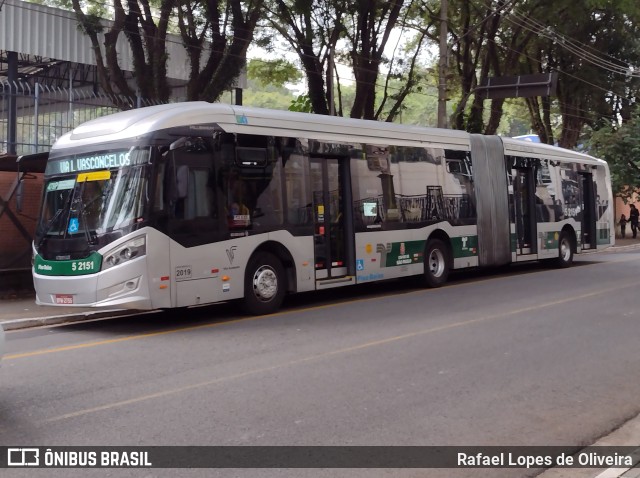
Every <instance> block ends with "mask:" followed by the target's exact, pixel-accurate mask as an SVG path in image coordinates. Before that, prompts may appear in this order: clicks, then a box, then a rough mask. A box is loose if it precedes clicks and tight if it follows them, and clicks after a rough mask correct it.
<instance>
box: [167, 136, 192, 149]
mask: <svg viewBox="0 0 640 478" xmlns="http://www.w3.org/2000/svg"><path fill="white" fill-rule="evenodd" d="M187 140H188V138H187V137H186V136H182V137H181V138H178V139H176V140H175V141H174V142H173V143H171V144H170V145H169V151H173V150H175V149H179V148H182V147H184V146H185V145H186V144H187Z"/></svg>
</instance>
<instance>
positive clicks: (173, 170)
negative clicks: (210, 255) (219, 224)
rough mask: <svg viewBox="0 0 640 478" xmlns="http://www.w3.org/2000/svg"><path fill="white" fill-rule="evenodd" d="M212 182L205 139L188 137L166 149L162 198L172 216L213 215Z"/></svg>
mask: <svg viewBox="0 0 640 478" xmlns="http://www.w3.org/2000/svg"><path fill="white" fill-rule="evenodd" d="M214 184H215V177H214V169H213V155H212V149H211V145H210V144H209V142H208V141H207V140H205V139H202V138H190V139H189V140H188V141H187V142H186V143H185V145H184V146H182V147H180V148H178V149H175V150H173V151H171V152H169V158H168V161H167V162H166V163H165V191H164V200H165V204H167V205H168V209H169V214H170V216H171V217H172V218H173V219H175V220H181V221H194V220H206V219H215V218H217V209H216V207H215V206H216V202H215V190H214ZM156 197H158V195H157V194H156ZM200 222H202V221H200ZM209 223H210V222H207V221H205V222H203V223H202V224H200V226H204V227H206V224H209ZM210 225H211V226H213V224H212V223H211V224H210ZM200 226H198V227H200Z"/></svg>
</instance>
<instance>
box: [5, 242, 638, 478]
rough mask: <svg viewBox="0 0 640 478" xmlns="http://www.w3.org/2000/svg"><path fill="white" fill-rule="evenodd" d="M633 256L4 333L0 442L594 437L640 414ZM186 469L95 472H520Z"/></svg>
mask: <svg viewBox="0 0 640 478" xmlns="http://www.w3.org/2000/svg"><path fill="white" fill-rule="evenodd" d="M639 266H640V251H637V252H624V253H615V254H613V253H601V254H592V255H588V256H584V257H580V258H579V259H578V262H577V263H576V265H575V266H574V267H572V268H569V269H563V270H555V269H547V268H545V267H543V266H541V265H525V266H514V267H511V268H508V269H507V270H506V271H505V272H500V273H497V272H487V273H474V274H472V275H471V276H467V275H457V276H455V277H453V280H452V281H451V282H450V284H449V285H447V286H446V287H443V288H441V289H434V290H428V289H420V288H419V287H417V286H416V285H415V284H414V283H413V282H411V281H397V282H391V283H386V284H379V285H375V286H371V285H369V286H367V287H358V288H356V289H350V290H337V291H329V292H325V293H320V294H305V295H299V296H296V297H292V298H290V300H289V301H288V302H287V304H286V305H285V308H284V309H283V310H282V311H281V312H280V313H277V314H273V315H270V316H266V317H260V318H246V317H243V316H242V315H239V313H238V312H236V310H235V308H234V306H233V304H222V305H217V306H212V307H204V308H199V309H190V310H186V311H184V310H182V311H174V312H171V313H168V312H167V313H157V314H150V315H145V316H140V317H138V318H134V319H132V318H127V319H109V320H101V321H94V322H85V323H77V324H71V325H65V326H59V327H49V328H40V329H35V330H22V331H15V332H10V333H8V334H7V355H6V356H5V359H4V360H3V362H2V367H0V384H1V385H0V445H11V446H13V445H23V446H28V445H40V446H54V445H55V446H60V445H95V446H108V445H134V446H140V445H588V444H591V443H592V442H594V441H595V440H596V439H597V438H598V437H600V436H602V435H604V434H606V433H607V432H609V431H611V430H612V429H614V428H616V427H618V426H620V425H621V424H622V423H624V422H625V421H626V420H628V419H629V418H631V417H633V416H635V415H637V414H638V413H640V401H639V400H638V397H639V396H640V380H638V374H639V371H640V354H639V353H638V342H639V339H640V328H639V319H640V307H638V304H639V300H640V298H639V292H638V291H639V280H640V274H639V271H640V267H639ZM59 471H60V474H59V476H72V475H73V476H76V475H77V476H87V475H88V474H90V473H88V472H87V470H84V471H81V470H75V472H76V475H74V474H73V472H72V471H70V470H59ZM183 471H184V473H183V472H181V473H176V470H157V469H156V470H146V471H141V470H138V471H135V472H124V471H123V472H121V471H120V470H118V471H114V470H102V471H97V470H96V471H94V473H96V476H98V475H100V476H111V475H112V474H114V475H117V476H159V475H162V476H187V475H188V476H249V475H250V476H269V477H270V476H283V475H287V476H436V475H437V476H524V475H525V474H526V473H525V472H524V471H523V470H496V471H493V472H491V473H489V472H488V470H475V471H473V470H464V471H461V470H444V471H442V472H437V471H436V470H376V471H375V472H373V473H371V472H368V471H367V470H349V471H347V470H338V471H336V470H333V471H331V470H249V471H246V470H245V471H243V470H191V471H189V472H187V471H185V470H183ZM38 472H42V473H41V475H42V476H51V475H52V470H31V471H30V472H29V474H23V475H21V476H36V475H37V474H38ZM45 472H46V473H45ZM25 473H26V472H25ZM105 473H107V475H105ZM126 473H130V474H126ZM14 474H15V473H14ZM15 476H18V474H15Z"/></svg>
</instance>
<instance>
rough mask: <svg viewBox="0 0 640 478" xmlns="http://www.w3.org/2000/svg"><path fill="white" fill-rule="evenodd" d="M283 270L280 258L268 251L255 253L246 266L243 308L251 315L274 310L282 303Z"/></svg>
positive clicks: (283, 290)
mask: <svg viewBox="0 0 640 478" xmlns="http://www.w3.org/2000/svg"><path fill="white" fill-rule="evenodd" d="M284 293H285V272H284V267H283V266H282V263H281V262H280V260H279V259H278V258H277V257H276V256H274V255H273V254H271V253H269V252H261V253H258V254H256V255H255V256H254V257H253V258H252V259H251V261H250V262H249V265H248V267H247V272H246V276H245V284H244V299H243V303H242V304H243V309H244V310H245V312H247V313H249V314H251V315H264V314H270V313H272V312H275V311H276V310H278V309H279V308H280V306H281V305H282V300H283V299H284Z"/></svg>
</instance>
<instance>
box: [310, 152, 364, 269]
mask: <svg viewBox="0 0 640 478" xmlns="http://www.w3.org/2000/svg"><path fill="white" fill-rule="evenodd" d="M310 166H311V187H312V191H313V204H312V207H313V223H314V224H313V227H314V234H313V238H314V245H315V246H314V251H315V252H314V254H315V272H316V279H330V278H336V277H345V276H347V275H353V271H352V270H351V269H352V268H353V266H352V264H353V263H354V260H353V247H354V246H353V221H352V218H351V216H352V214H351V208H349V207H346V206H345V205H346V204H350V203H351V200H350V199H349V196H350V191H349V190H348V188H347V187H346V186H347V185H348V184H349V181H348V180H349V162H348V159H338V158H325V157H322V158H320V157H313V158H311V164H310Z"/></svg>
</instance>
